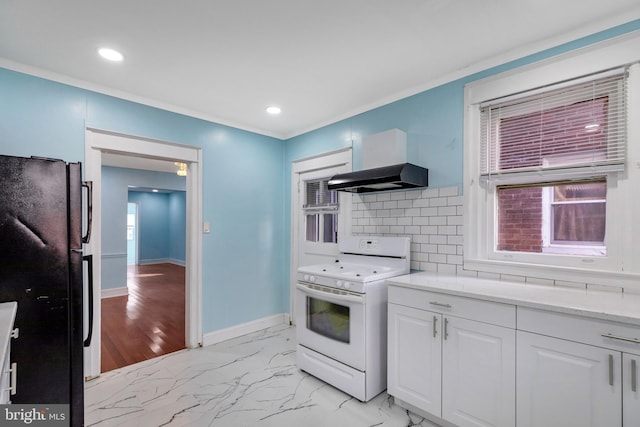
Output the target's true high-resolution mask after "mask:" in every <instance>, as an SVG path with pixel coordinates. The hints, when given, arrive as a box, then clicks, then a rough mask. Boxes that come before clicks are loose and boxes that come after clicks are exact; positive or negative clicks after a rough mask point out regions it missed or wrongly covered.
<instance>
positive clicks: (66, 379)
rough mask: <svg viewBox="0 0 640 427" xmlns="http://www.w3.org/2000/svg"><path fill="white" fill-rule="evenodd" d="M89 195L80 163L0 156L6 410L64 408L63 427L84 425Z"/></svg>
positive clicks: (89, 269)
mask: <svg viewBox="0 0 640 427" xmlns="http://www.w3.org/2000/svg"><path fill="white" fill-rule="evenodd" d="M83 187H86V188H87V190H86V191H85V190H84V189H83ZM90 188H91V185H90V183H85V182H82V169H81V165H80V163H65V162H64V161H62V160H54V159H45V158H37V157H31V158H25V157H10V156H2V155H0V302H6V301H17V303H18V308H17V313H16V320H15V326H14V327H15V328H17V329H18V331H17V332H18V333H17V335H18V336H17V337H16V338H14V339H12V342H11V362H15V363H16V364H17V376H16V378H17V381H16V383H17V384H16V391H15V394H13V395H12V396H11V403H12V404H45V405H48V404H65V405H69V419H70V420H69V421H70V424H69V425H71V426H82V425H84V367H83V352H84V351H83V349H84V346H85V345H89V344H90V340H91V329H92V326H91V325H87V326H88V327H87V328H85V326H84V322H83V318H84V317H85V316H87V318H88V319H89V323H91V318H92V317H93V313H92V311H93V310H91V303H92V299H93V298H92V295H91V288H92V283H91V282H92V279H91V278H92V266H91V257H90V256H84V255H83V252H82V244H83V243H86V242H88V240H89V234H90V233H89V230H90V229H91V191H90ZM85 196H86V197H85ZM83 198H85V203H83ZM85 263H86V264H85ZM85 265H87V268H86V269H85V268H84V267H85ZM85 272H86V274H85ZM85 277H86V278H87V280H86V282H87V283H86V284H85V283H84V282H85V280H84V279H85ZM85 310H86V311H87V314H85ZM85 330H86V332H85Z"/></svg>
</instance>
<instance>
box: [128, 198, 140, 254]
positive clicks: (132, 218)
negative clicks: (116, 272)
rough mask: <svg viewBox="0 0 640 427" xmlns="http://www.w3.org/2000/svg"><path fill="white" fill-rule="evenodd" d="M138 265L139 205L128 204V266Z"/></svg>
mask: <svg viewBox="0 0 640 427" xmlns="http://www.w3.org/2000/svg"><path fill="white" fill-rule="evenodd" d="M137 264H138V204H137V203H131V202H128V203H127V265H137Z"/></svg>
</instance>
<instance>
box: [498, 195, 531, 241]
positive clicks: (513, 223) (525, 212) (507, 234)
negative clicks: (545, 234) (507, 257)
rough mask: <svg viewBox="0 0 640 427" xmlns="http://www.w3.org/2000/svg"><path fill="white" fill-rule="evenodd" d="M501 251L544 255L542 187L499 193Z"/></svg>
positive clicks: (499, 238)
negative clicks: (541, 253) (542, 253)
mask: <svg viewBox="0 0 640 427" xmlns="http://www.w3.org/2000/svg"><path fill="white" fill-rule="evenodd" d="M498 223H499V224H500V226H499V228H498V248H497V249H498V250H500V251H518V252H542V187H528V188H502V189H499V190H498Z"/></svg>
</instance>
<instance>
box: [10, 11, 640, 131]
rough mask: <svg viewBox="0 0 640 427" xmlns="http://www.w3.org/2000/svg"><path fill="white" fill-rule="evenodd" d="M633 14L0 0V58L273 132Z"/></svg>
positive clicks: (329, 118) (322, 121)
mask: <svg viewBox="0 0 640 427" xmlns="http://www.w3.org/2000/svg"><path fill="white" fill-rule="evenodd" d="M638 18H640V2H638V0H609V1H602V0H315V1H311V0H183V1H175V0H136V1H131V0H110V1H97V0H65V1H51V0H0V66H2V67H5V68H9V69H13V70H16V71H22V72H26V73H29V74H33V75H37V76H41V77H45V78H49V79H53V80H57V81H60V82H64V83H69V84H72V85H75V86H79V87H83V88H87V89H91V90H95V91H98V92H102V93H106V94H110V95H115V96H118V97H121V98H125V99H129V100H132V101H136V102H140V103H144V104H147V105H152V106H156V107H160V108H164V109H167V110H171V111H175V112H179V113H184V114H188V115H191V116H195V117H199V118H203V119H206V120H211V121H215V122H218V123H222V124H227V125H231V126H234V127H237V128H241V129H246V130H250V131H254V132H258V133H261V134H264V135H269V136H274V137H277V138H282V139H286V138H290V137H292V136H295V135H299V134H301V133H304V132H307V131H310V130H313V129H316V128H319V127H322V126H324V125H327V124H330V123H333V122H335V121H338V120H340V119H344V118H346V117H349V116H352V115H354V114H358V113H361V112H364V111H366V110H369V109H371V108H374V107H377V106H380V105H383V104H386V103H388V102H391V101H394V100H397V99H400V98H403V97H406V96H409V95H412V94H415V93H418V92H421V91H423V90H426V89H428V88H430V87H433V86H435V85H438V84H442V83H444V82H447V81H450V80H452V79H455V78H458V77H462V76H464V75H468V74H471V73H473V72H475V71H480V70H482V69H486V68H488V67H490V66H493V65H497V64H500V63H504V62H506V61H508V60H511V59H516V58H519V57H522V56H524V55H527V54H530V53H534V52H536V51H540V50H542V49H545V48H548V47H552V46H556V45H558V44H561V43H564V42H567V41H571V40H574V39H576V38H579V37H582V36H585V35H589V34H593V33H595V32H597V31H600V30H604V29H607V28H611V27H613V26H616V25H619V24H623V23H626V22H630V21H632V20H635V19H638ZM103 46H108V47H112V48H115V49H118V50H119V51H121V52H122V53H123V55H124V57H125V58H124V61H122V62H120V63H109V62H106V61H105V60H103V59H102V58H100V57H99V56H98V55H97V53H96V51H97V49H98V48H100V47H103ZM269 105H278V106H280V107H281V108H282V113H281V114H280V115H278V116H271V115H268V114H267V113H266V112H265V107H267V106H269Z"/></svg>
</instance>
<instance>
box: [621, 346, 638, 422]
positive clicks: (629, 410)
mask: <svg viewBox="0 0 640 427" xmlns="http://www.w3.org/2000/svg"><path fill="white" fill-rule="evenodd" d="M622 378H623V381H622V399H623V400H622V425H623V426H624V427H640V355H637V354H629V353H622Z"/></svg>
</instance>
